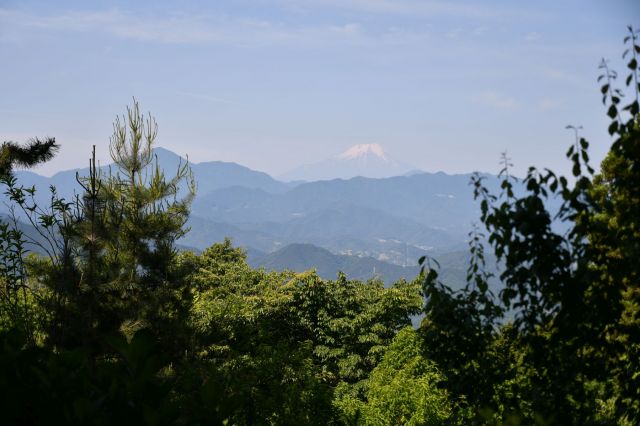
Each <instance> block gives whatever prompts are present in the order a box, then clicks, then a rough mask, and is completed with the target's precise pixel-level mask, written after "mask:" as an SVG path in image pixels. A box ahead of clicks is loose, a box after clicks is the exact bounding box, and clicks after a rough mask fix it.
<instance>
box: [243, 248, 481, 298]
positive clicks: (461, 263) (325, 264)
mask: <svg viewBox="0 0 640 426" xmlns="http://www.w3.org/2000/svg"><path fill="white" fill-rule="evenodd" d="M468 256H469V254H468V252H466V251H463V252H454V253H448V254H447V255H443V256H441V258H440V261H439V262H440V264H441V269H440V278H441V279H442V280H443V281H445V282H447V283H448V285H450V286H451V287H452V288H454V289H459V288H461V287H462V286H464V283H465V280H466V263H467V261H468ZM248 261H249V264H251V265H252V266H253V267H255V268H265V269H266V270H268V271H272V270H273V271H281V270H284V269H288V270H292V271H296V272H303V271H308V270H310V269H315V270H316V272H317V273H318V275H319V276H320V277H322V278H325V279H335V278H336V274H337V272H338V271H341V272H344V273H345V274H346V275H347V277H348V278H351V279H357V280H363V281H366V280H369V279H372V278H377V279H380V280H382V281H383V282H385V283H393V282H396V281H398V280H400V279H406V280H407V281H411V280H413V279H414V278H416V277H417V276H418V274H419V273H420V267H419V266H399V265H394V264H390V263H388V262H382V261H380V260H377V259H374V258H372V257H358V256H345V255H336V254H333V253H331V252H330V251H328V250H325V249H323V248H320V247H317V246H314V245H311V244H289V245H287V246H285V247H283V248H281V249H280V250H277V251H275V252H272V253H268V254H267V253H260V252H256V251H249V253H248Z"/></svg>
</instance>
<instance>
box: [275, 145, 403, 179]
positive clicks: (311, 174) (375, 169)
mask: <svg viewBox="0 0 640 426" xmlns="http://www.w3.org/2000/svg"><path fill="white" fill-rule="evenodd" d="M413 171H415V168H414V167H411V166H410V165H408V164H405V163H401V162H398V161H396V160H394V159H392V158H391V157H389V155H387V153H385V152H384V150H383V149H382V147H381V146H380V145H378V144H360V145H354V146H352V147H351V148H349V149H347V150H346V151H344V152H343V153H341V154H338V155H335V156H333V157H331V158H328V159H326V160H323V161H320V162H318V163H313V164H307V165H304V166H300V167H297V168H295V169H293V170H291V171H289V172H287V173H285V174H283V175H280V176H278V178H279V179H281V180H284V181H296V180H303V181H317V180H329V179H337V178H340V179H350V178H353V177H356V176H362V177H369V178H386V177H391V176H399V175H404V174H408V173H411V172H413Z"/></svg>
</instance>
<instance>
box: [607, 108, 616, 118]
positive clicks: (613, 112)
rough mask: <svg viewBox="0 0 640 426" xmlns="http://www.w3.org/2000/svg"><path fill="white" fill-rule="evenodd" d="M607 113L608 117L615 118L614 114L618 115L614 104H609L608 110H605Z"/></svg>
mask: <svg viewBox="0 0 640 426" xmlns="http://www.w3.org/2000/svg"><path fill="white" fill-rule="evenodd" d="M607 115H608V116H609V117H610V118H615V117H616V115H618V109H617V108H616V107H615V105H611V106H610V107H609V110H608V111H607Z"/></svg>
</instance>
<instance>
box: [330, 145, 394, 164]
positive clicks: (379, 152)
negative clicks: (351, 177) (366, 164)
mask: <svg viewBox="0 0 640 426" xmlns="http://www.w3.org/2000/svg"><path fill="white" fill-rule="evenodd" d="M368 154H373V155H375V156H376V157H379V158H381V159H383V160H387V156H386V155H385V153H384V150H383V149H382V147H381V146H380V145H378V144H377V143H372V144H360V145H354V146H352V147H351V148H349V149H348V150H346V151H345V152H343V153H342V154H340V155H338V158H339V159H341V160H353V159H356V158H361V157H365V156H367V155H368Z"/></svg>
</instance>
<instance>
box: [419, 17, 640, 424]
mask: <svg viewBox="0 0 640 426" xmlns="http://www.w3.org/2000/svg"><path fill="white" fill-rule="evenodd" d="M629 30H630V35H629V36H628V37H627V38H626V39H625V43H629V49H628V50H627V51H626V52H625V56H627V57H628V59H629V63H628V68H629V69H630V70H631V72H630V74H629V76H628V77H627V78H626V80H625V84H626V85H627V86H631V92H632V97H631V101H630V103H628V104H627V105H626V106H625V107H622V106H621V99H622V97H623V92H622V90H620V89H615V88H614V87H613V83H614V80H615V78H616V77H617V74H616V73H614V72H612V71H610V70H609V69H608V67H607V65H606V62H604V61H603V65H602V68H603V70H604V74H603V76H602V77H601V80H604V81H603V83H604V84H603V87H602V94H603V102H604V103H605V104H606V105H607V107H608V109H607V115H608V116H609V117H610V118H611V119H612V122H611V125H610V126H609V133H610V134H611V135H612V136H613V137H614V139H615V140H614V142H613V144H612V147H611V151H610V153H609V155H608V156H607V159H606V160H605V161H604V162H603V164H602V171H601V173H600V174H599V175H595V176H594V172H595V170H594V169H593V168H592V167H591V166H590V165H589V156H588V145H589V144H588V142H587V141H586V140H585V139H584V138H581V137H579V136H578V135H577V134H576V142H575V144H574V145H572V146H571V147H570V149H569V151H568V152H567V156H568V158H569V159H570V160H571V162H572V164H573V175H574V180H573V182H570V181H569V180H568V179H567V178H565V177H562V176H557V175H556V174H555V173H553V172H552V171H550V170H544V171H539V170H537V169H535V168H530V169H529V171H528V173H527V175H526V177H525V178H524V179H522V180H521V181H520V180H518V179H515V178H514V177H512V176H511V175H510V174H509V166H510V165H509V162H508V160H506V159H505V161H504V165H505V167H504V169H503V171H502V173H501V176H502V183H501V193H500V194H499V195H494V194H491V193H490V192H489V191H488V190H487V189H486V188H485V186H484V185H483V182H482V178H481V177H479V176H478V177H476V178H475V179H474V180H473V184H474V187H475V195H476V197H477V198H478V199H479V200H480V203H481V211H482V215H481V220H482V222H483V224H484V225H485V226H486V228H487V231H488V242H489V244H491V245H492V247H493V249H494V251H495V254H496V256H497V258H498V259H499V261H501V262H502V264H503V270H502V273H501V274H500V279H501V281H502V282H503V284H504V289H503V290H502V291H501V293H500V302H501V304H502V308H498V310H495V309H494V307H493V306H494V302H493V301H491V299H486V298H484V294H485V293H486V286H484V285H482V282H483V281H484V280H483V279H482V275H480V277H481V279H480V280H476V284H477V286H476V287H477V290H469V289H465V290H464V291H463V292H462V293H461V294H457V295H456V294H452V293H451V292H450V291H448V290H447V289H446V288H445V287H443V286H440V285H438V284H437V274H436V273H435V272H434V271H433V270H431V271H429V273H428V274H427V277H428V279H427V281H426V283H425V292H426V294H427V297H428V298H427V305H426V310H427V316H426V321H425V323H424V329H423V334H424V335H425V346H426V350H427V353H428V354H429V357H430V358H432V359H435V360H436V361H437V362H438V365H439V366H440V367H441V368H443V372H444V374H445V376H446V377H447V380H448V383H447V387H448V388H449V389H450V390H451V392H452V394H453V395H459V396H460V397H464V398H465V401H466V403H468V404H470V407H471V408H472V415H473V416H475V418H476V421H477V422H484V421H487V416H489V417H491V416H494V414H495V413H498V418H497V420H500V417H501V420H502V421H507V420H508V418H509V416H511V418H512V419H516V420H513V421H516V422H519V421H527V422H536V423H541V424H542V423H549V422H552V423H559V424H594V423H598V424H618V423H625V422H634V423H635V422H637V421H638V420H639V419H640V414H639V413H640V410H639V408H640V406H639V405H638V404H639V402H638V401H639V398H638V397H639V394H638V393H637V392H638V391H637V389H638V388H639V387H638V382H637V380H638V378H637V371H638V359H639V358H638V347H637V345H635V344H634V342H636V341H638V333H639V332H640V327H639V325H640V322H639V321H638V306H639V303H638V294H639V293H638V267H639V266H638V265H640V262H638V259H640V251H639V249H640V246H639V245H638V241H640V240H639V239H638V237H639V236H640V235H639V234H638V229H640V224H639V223H638V220H640V196H639V192H638V191H639V186H638V182H639V181H640V166H639V164H640V149H639V148H640V138H639V126H638V97H639V96H638V93H639V90H640V86H638V72H639V68H638V61H637V56H638V54H640V46H639V45H638V43H637V40H638V33H637V32H634V31H633V30H632V29H631V28H630V29H629ZM625 114H626V115H625ZM520 187H521V188H524V190H525V193H524V195H522V196H516V195H515V194H516V192H517V191H516V189H517V188H520ZM554 197H559V198H560V199H561V200H562V201H563V204H562V207H561V208H560V210H559V211H558V212H557V213H554V212H551V211H550V210H549V209H548V207H547V206H548V205H549V200H551V199H553V198H554ZM554 221H562V222H565V223H566V225H567V227H568V231H567V232H565V233H562V232H560V231H558V230H557V229H556V228H555V227H554V226H553V223H554ZM472 268H473V266H472ZM474 269H475V268H474ZM472 272H476V271H472ZM472 275H473V274H472ZM476 276H477V275H476ZM500 309H506V310H512V311H513V312H514V313H515V320H514V325H513V328H511V326H508V327H506V328H505V326H500V325H499V324H498V323H496V322H495V321H491V319H492V318H497V317H495V316H492V313H493V312H499V311H500ZM461 316H462V318H461ZM500 329H501V330H500ZM505 338H507V340H504V339H505ZM447 341H448V342H449V343H450V344H451V346H449V347H447V346H446V345H445V342H447ZM500 341H502V342H503V343H502V344H501V345H504V344H505V343H506V344H508V345H507V349H508V353H511V354H512V355H509V357H508V358H511V359H512V361H513V362H515V364H516V366H517V368H507V369H506V371H509V372H510V373H509V374H508V375H507V376H504V375H502V374H496V369H495V368H494V366H492V365H491V364H492V363H494V362H496V358H495V356H496V355H497V353H496V351H495V349H496V344H497V343H498V342H500ZM508 342H513V343H508ZM514 344H516V345H518V346H519V348H514ZM486 360H489V363H487V362H486ZM498 361H499V359H498ZM500 365H504V364H501V363H496V366H500ZM507 366H508V365H507ZM503 371H505V370H503ZM471 384H474V385H475V386H476V388H472V387H471ZM513 385H516V386H515V387H514V386H513ZM478 389H481V390H478ZM505 391H508V392H512V391H514V392H516V394H517V396H516V397H515V398H514V397H508V398H505V396H506V395H505ZM492 393H495V394H493V395H492ZM498 395H500V396H498ZM509 401H510V402H509ZM505 403H508V404H507V406H505ZM612 407H615V408H612ZM473 413H475V414H473ZM491 413H494V414H491ZM500 413H503V414H500ZM508 413H513V415H510V414H508ZM493 418H494V420H495V419H496V417H493ZM517 419H519V420H517Z"/></svg>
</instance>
